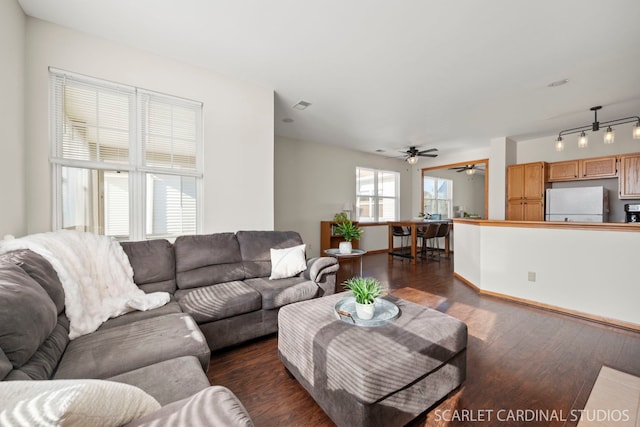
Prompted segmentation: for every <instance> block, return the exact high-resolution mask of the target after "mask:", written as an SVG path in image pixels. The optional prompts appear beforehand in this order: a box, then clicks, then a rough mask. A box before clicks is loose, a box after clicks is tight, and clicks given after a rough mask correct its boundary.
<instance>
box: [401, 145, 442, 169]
mask: <svg viewBox="0 0 640 427" xmlns="http://www.w3.org/2000/svg"><path fill="white" fill-rule="evenodd" d="M434 151H438V149H437V148H429V149H428V150H422V151H420V150H418V149H417V148H416V147H415V145H412V146H411V147H409V149H408V150H407V151H404V152H403V154H405V155H406V156H407V157H406V159H405V160H406V161H407V163H409V164H410V165H415V164H416V163H418V157H438V155H437V154H433V152H434Z"/></svg>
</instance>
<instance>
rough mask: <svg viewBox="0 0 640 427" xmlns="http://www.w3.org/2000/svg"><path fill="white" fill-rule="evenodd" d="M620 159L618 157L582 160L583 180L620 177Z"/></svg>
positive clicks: (581, 172) (581, 173) (581, 174)
mask: <svg viewBox="0 0 640 427" xmlns="http://www.w3.org/2000/svg"><path fill="white" fill-rule="evenodd" d="M617 165H618V158H617V157H616V156H608V157H595V158H592V159H582V160H580V176H581V177H582V179H595V178H615V177H616V176H618V167H617Z"/></svg>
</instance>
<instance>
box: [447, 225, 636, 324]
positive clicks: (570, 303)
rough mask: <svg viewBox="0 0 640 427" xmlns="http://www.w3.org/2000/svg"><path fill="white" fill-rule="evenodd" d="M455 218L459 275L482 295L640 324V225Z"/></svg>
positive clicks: (456, 272) (605, 320)
mask: <svg viewBox="0 0 640 427" xmlns="http://www.w3.org/2000/svg"><path fill="white" fill-rule="evenodd" d="M453 222H454V224H455V227H456V233H455V235H454V239H453V240H454V241H453V243H454V245H455V248H456V262H455V265H454V275H455V276H456V277H457V278H458V279H460V280H462V281H463V282H465V283H466V284H468V285H469V286H471V287H473V288H474V289H476V290H477V291H478V292H479V293H481V294H487V295H492V296H497V297H501V298H506V299H510V300H513V301H518V302H521V303H525V304H530V305H534V306H538V307H543V308H545V309H551V310H555V311H560V312H563V313H568V314H571V315H574V316H579V317H584V318H588V319H590V320H596V321H599V322H604V323H608V324H614V325H616V326H621V327H624V328H629V329H633V330H640V311H639V310H638V305H637V302H638V301H640V286H638V279H637V277H638V268H637V264H636V262H637V251H638V243H639V242H640V234H639V233H640V224H633V223H592V222H588V223H585V222H545V221H500V220H469V219H462V218H461V219H454V220H453Z"/></svg>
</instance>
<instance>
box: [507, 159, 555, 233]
mask: <svg viewBox="0 0 640 427" xmlns="http://www.w3.org/2000/svg"><path fill="white" fill-rule="evenodd" d="M547 166H548V165H547V163H544V162H535V163H524V164H521V165H512V166H509V167H508V168H507V199H508V200H507V219H509V220H513V221H542V220H543V219H544V192H545V190H546V189H547V187H548V186H549V185H548V184H547V182H548V168H547Z"/></svg>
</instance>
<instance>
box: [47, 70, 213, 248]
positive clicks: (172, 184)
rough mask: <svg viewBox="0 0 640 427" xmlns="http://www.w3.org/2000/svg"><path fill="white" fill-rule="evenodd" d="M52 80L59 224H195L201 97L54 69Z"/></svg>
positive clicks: (162, 231) (134, 227)
mask: <svg viewBox="0 0 640 427" xmlns="http://www.w3.org/2000/svg"><path fill="white" fill-rule="evenodd" d="M50 86H51V94H52V96H51V103H52V104H51V108H50V114H51V123H52V132H51V134H52V136H53V139H52V153H51V162H52V164H53V166H54V168H53V169H54V171H53V177H54V220H53V222H54V227H55V228H68V229H81V230H87V231H93V232H96V233H100V234H107V235H112V236H117V237H119V238H132V239H142V238H145V237H152V236H153V237H155V236H164V237H169V236H173V235H177V234H184V233H190V234H193V233H197V232H198V230H199V211H200V206H201V204H200V201H199V197H198V194H199V188H200V186H201V182H202V160H201V152H202V104H201V103H200V102H195V101H191V100H187V99H182V98H177V97H174V96H170V95H165V94H161V93H156V92H152V91H148V90H145V89H140V88H135V87H130V86H125V85H120V84H115V83H111V82H106V81H102V80H98V79H94V78H91V77H86V76H81V75H77V74H73V73H68V72H64V71H58V70H53V69H52V70H50ZM145 183H146V184H145Z"/></svg>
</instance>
